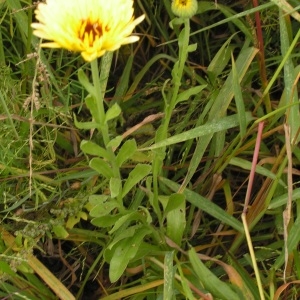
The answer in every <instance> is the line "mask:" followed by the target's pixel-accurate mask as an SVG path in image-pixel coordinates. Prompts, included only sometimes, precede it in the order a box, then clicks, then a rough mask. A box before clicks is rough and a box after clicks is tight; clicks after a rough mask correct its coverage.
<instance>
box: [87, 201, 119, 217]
mask: <svg viewBox="0 0 300 300" xmlns="http://www.w3.org/2000/svg"><path fill="white" fill-rule="evenodd" d="M118 207H119V204H118V202H117V201H115V200H108V201H106V202H104V203H99V204H98V205H96V206H95V207H94V208H92V209H91V211H90V216H91V217H102V216H105V215H108V214H109V213H110V212H111V211H112V210H114V209H115V208H118Z"/></svg>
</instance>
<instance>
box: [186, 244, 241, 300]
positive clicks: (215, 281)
mask: <svg viewBox="0 0 300 300" xmlns="http://www.w3.org/2000/svg"><path fill="white" fill-rule="evenodd" d="M188 254H189V259H190V262H191V266H192V268H193V270H194V272H195V274H196V275H197V277H198V280H199V281H200V282H201V284H202V285H203V286H204V288H205V289H206V290H207V291H208V292H209V293H211V294H212V296H213V297H214V298H215V297H216V298H219V299H222V300H240V297H239V296H238V294H236V293H235V292H234V291H233V290H232V289H231V288H230V285H229V284H228V283H225V282H223V281H221V280H220V279H219V278H218V277H217V276H216V275H215V274H214V273H213V272H211V271H210V270H209V269H208V268H207V267H206V266H205V265H204V264H203V262H202V261H201V260H200V259H199V257H198V255H197V253H196V251H195V250H194V249H193V248H192V249H191V250H189V252H188Z"/></svg>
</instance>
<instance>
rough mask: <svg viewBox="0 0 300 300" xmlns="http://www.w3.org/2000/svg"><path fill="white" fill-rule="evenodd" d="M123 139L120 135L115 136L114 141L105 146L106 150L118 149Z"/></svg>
mask: <svg viewBox="0 0 300 300" xmlns="http://www.w3.org/2000/svg"><path fill="white" fill-rule="evenodd" d="M122 141H123V138H122V136H121V135H118V136H116V137H115V138H114V139H112V140H110V141H109V143H108V144H107V148H108V147H111V148H118V147H119V146H120V144H121V143H122Z"/></svg>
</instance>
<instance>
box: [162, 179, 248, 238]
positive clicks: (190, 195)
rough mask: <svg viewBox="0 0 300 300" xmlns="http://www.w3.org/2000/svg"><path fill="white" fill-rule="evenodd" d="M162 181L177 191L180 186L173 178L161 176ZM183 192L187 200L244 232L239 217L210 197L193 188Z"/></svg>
mask: <svg viewBox="0 0 300 300" xmlns="http://www.w3.org/2000/svg"><path fill="white" fill-rule="evenodd" d="M160 181H161V182H162V183H164V184H165V185H166V186H167V187H169V188H170V189H171V190H172V191H174V192H177V191H178V190H179V188H180V185H179V184H177V183H176V182H173V181H172V180H169V179H167V178H164V177H160ZM183 194H184V195H185V197H186V199H187V201H189V202H190V203H191V204H193V205H195V206H196V207H198V208H200V209H202V210H203V211H205V212H206V213H208V214H210V215H211V216H213V217H214V218H216V219H217V220H220V221H221V222H223V223H225V224H227V225H230V226H232V227H233V228H234V229H236V230H237V231H239V232H241V233H243V232H244V227H243V224H242V223H241V222H239V221H238V220H237V219H235V218H234V217H233V216H231V215H230V214H228V213H227V212H226V211H225V210H223V209H222V208H220V207H219V206H218V205H216V204H215V203H213V202H211V201H210V200H209V199H207V198H204V197H202V196H201V195H199V194H198V193H195V192H192V191H191V190H189V189H187V188H185V189H184V191H183Z"/></svg>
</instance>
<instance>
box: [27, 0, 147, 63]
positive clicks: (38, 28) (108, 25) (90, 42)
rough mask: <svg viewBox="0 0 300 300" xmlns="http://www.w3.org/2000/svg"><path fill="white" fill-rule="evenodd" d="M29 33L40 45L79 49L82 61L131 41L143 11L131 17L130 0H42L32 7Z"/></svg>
mask: <svg viewBox="0 0 300 300" xmlns="http://www.w3.org/2000/svg"><path fill="white" fill-rule="evenodd" d="M35 15H36V19H37V20H38V21H39V23H33V24H31V26H32V28H33V29H34V31H33V33H34V34H35V35H36V36H38V37H40V38H42V39H45V40H48V41H49V42H46V43H43V44H42V46H43V47H49V48H65V49H67V50H70V51H76V52H81V55H82V57H83V58H84V59H85V60H86V61H92V60H94V59H95V58H97V57H100V56H102V55H103V54H104V53H105V52H106V51H114V50H117V49H119V48H120V47H121V46H122V45H124V44H129V43H134V42H136V41H138V40H139V37H138V36H135V35H131V34H132V31H133V30H134V28H135V26H136V25H137V24H139V23H140V22H142V21H143V19H144V17H145V16H144V15H142V16H140V17H139V18H137V19H134V17H133V0H46V3H39V5H38V7H37V9H36V10H35Z"/></svg>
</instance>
